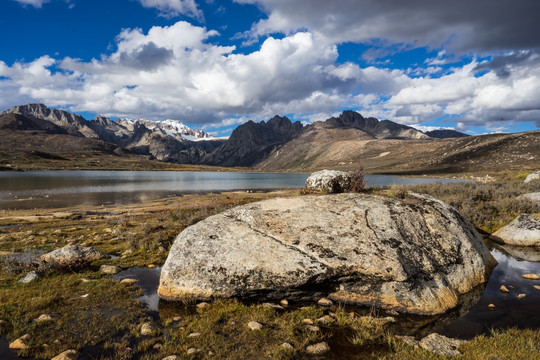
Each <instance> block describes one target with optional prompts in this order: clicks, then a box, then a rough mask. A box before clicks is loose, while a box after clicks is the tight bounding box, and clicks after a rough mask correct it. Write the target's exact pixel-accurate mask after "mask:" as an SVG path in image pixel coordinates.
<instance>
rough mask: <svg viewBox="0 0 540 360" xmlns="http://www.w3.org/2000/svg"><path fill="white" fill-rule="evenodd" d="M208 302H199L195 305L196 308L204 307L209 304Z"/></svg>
mask: <svg viewBox="0 0 540 360" xmlns="http://www.w3.org/2000/svg"><path fill="white" fill-rule="evenodd" d="M209 305H210V304H209V303H207V302H206V301H203V302H200V303H198V304H197V305H196V307H197V309H204V308H205V307H207V306H209Z"/></svg>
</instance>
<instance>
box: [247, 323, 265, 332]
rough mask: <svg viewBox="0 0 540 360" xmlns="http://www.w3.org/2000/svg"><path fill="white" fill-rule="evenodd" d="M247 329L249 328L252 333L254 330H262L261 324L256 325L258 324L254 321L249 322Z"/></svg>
mask: <svg viewBox="0 0 540 360" xmlns="http://www.w3.org/2000/svg"><path fill="white" fill-rule="evenodd" d="M248 327H249V328H250V329H251V330H253V331H255V330H261V329H262V328H263V326H262V324H261V323H258V322H256V321H250V322H249V323H248Z"/></svg>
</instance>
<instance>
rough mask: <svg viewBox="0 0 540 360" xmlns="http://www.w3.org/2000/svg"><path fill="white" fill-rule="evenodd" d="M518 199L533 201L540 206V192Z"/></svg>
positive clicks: (524, 195)
mask: <svg viewBox="0 0 540 360" xmlns="http://www.w3.org/2000/svg"><path fill="white" fill-rule="evenodd" d="M518 199H526V200H529V201H532V202H533V203H536V204H540V192H533V193H528V194H523V195H521V196H518Z"/></svg>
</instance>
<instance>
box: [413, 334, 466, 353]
mask: <svg viewBox="0 0 540 360" xmlns="http://www.w3.org/2000/svg"><path fill="white" fill-rule="evenodd" d="M466 342H467V341H465V340H459V339H452V338H447V337H446V336H443V335H439V334H436V333H433V334H429V335H428V336H426V337H425V338H423V339H422V340H420V341H419V342H418V345H419V346H420V347H421V348H422V349H426V350H428V351H431V352H433V353H435V354H438V355H443V356H459V355H461V353H460V352H459V351H458V350H457V348H458V347H459V346H461V345H463V344H465V343H466Z"/></svg>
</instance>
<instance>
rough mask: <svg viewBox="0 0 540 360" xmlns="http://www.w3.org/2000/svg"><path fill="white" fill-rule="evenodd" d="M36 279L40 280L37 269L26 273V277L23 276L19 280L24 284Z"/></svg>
mask: <svg viewBox="0 0 540 360" xmlns="http://www.w3.org/2000/svg"><path fill="white" fill-rule="evenodd" d="M36 280H39V275H38V273H37V272H35V271H30V272H29V273H28V274H26V275H25V276H24V277H22V278H21V279H19V282H20V283H23V284H28V283H31V282H32V281H36Z"/></svg>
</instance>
